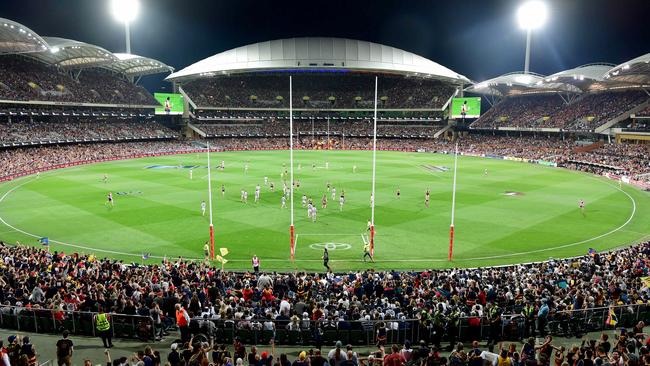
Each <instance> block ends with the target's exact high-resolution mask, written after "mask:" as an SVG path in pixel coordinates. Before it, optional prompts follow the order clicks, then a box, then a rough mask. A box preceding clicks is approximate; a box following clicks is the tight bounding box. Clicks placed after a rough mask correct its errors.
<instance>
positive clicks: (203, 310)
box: [0, 242, 650, 365]
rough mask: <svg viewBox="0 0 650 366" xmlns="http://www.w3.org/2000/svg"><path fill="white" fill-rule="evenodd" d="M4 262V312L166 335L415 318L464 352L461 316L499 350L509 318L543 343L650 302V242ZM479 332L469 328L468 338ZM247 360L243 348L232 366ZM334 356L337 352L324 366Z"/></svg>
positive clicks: (22, 249)
mask: <svg viewBox="0 0 650 366" xmlns="http://www.w3.org/2000/svg"><path fill="white" fill-rule="evenodd" d="M0 257H1V258H3V260H2V261H1V262H0V287H1V288H2V291H0V303H1V304H2V305H0V311H3V312H5V313H12V312H19V311H21V309H29V310H32V311H37V310H38V311H51V312H52V313H53V314H54V315H55V319H58V320H59V321H61V322H62V321H63V320H65V318H66V317H67V316H70V313H69V312H71V311H75V310H82V311H90V312H110V313H116V314H127V315H128V314H131V315H136V314H137V315H141V316H151V317H152V318H153V320H154V323H155V324H156V326H157V327H160V330H159V333H160V334H161V335H162V334H164V333H165V332H170V331H173V330H172V326H173V324H174V322H175V319H177V316H178V315H177V314H178V311H179V309H181V310H180V311H181V312H182V311H186V312H187V313H188V315H189V317H190V318H191V319H192V321H193V322H195V324H194V326H195V327H197V329H199V328H201V329H203V328H202V327H203V326H202V325H201V323H200V322H202V321H209V322H210V323H212V324H219V326H226V325H227V323H230V324H231V327H235V328H237V329H259V330H262V329H264V330H269V331H275V330H276V329H279V328H286V329H287V330H289V331H292V330H293V331H302V330H309V331H310V332H311V333H310V334H314V335H318V334H321V333H322V332H323V331H324V330H327V329H339V330H341V329H355V328H356V329H365V327H366V326H367V325H369V326H370V329H372V330H373V331H376V341H377V344H378V345H379V346H383V345H385V344H386V339H385V335H386V334H387V332H390V331H392V330H397V329H399V324H400V323H401V322H403V321H406V320H409V319H412V320H414V323H413V324H414V326H417V327H419V329H420V331H419V333H418V334H419V338H420V339H414V341H416V342H418V341H419V342H422V344H421V346H423V347H429V345H431V346H433V347H436V349H437V350H440V349H441V342H443V340H444V341H449V343H450V345H454V344H456V341H457V339H456V338H455V335H456V334H457V332H458V326H459V319H461V318H464V319H466V320H467V322H468V324H469V326H470V327H472V326H475V325H473V324H474V323H475V322H473V321H472V319H477V320H478V324H480V323H481V322H485V323H487V324H489V325H490V331H489V335H488V343H489V344H490V345H492V346H494V345H495V344H497V343H498V342H499V341H500V340H501V339H500V334H501V328H502V327H501V324H502V322H505V321H506V320H507V319H509V318H512V317H513V316H521V317H524V318H525V320H526V322H527V323H526V324H527V326H526V330H525V332H526V336H531V337H534V336H536V335H539V336H540V337H544V336H546V335H547V332H548V329H547V324H548V321H549V320H550V319H556V320H558V319H559V320H560V323H561V324H563V325H562V326H563V327H564V326H566V328H567V331H569V332H570V331H571V330H572V329H571V328H572V327H576V328H579V327H580V326H581V324H579V323H580V322H579V321H578V320H577V318H578V317H577V316H576V315H575V314H580V311H583V310H588V309H594V308H608V307H613V306H628V308H627V309H625V310H624V311H626V312H634V309H632V308H631V306H632V305H635V304H647V303H648V301H650V289H649V288H648V285H647V283H645V282H644V281H643V279H642V278H643V277H645V276H647V275H648V271H649V267H648V266H649V265H650V262H649V260H648V258H650V242H643V243H640V244H637V245H634V246H631V247H627V248H624V249H619V250H616V251H613V252H603V253H592V254H589V255H585V256H582V257H578V258H570V259H554V260H549V261H546V262H541V263H533V264H519V265H512V266H506V267H494V268H491V267H487V268H474V269H458V268H456V269H443V270H431V271H423V272H399V271H386V272H377V271H373V270H366V271H359V272H349V273H333V272H331V271H327V272H326V273H305V272H294V273H265V272H243V273H226V272H222V271H221V270H220V268H218V267H214V266H212V265H210V264H209V263H207V262H202V261H188V260H182V259H177V260H174V259H172V260H166V259H165V260H163V261H162V262H161V263H159V264H155V265H142V264H137V263H126V262H123V261H118V260H112V259H102V258H97V257H95V256H93V255H81V254H78V253H63V252H50V251H48V250H46V249H41V248H38V247H31V246H22V245H17V246H7V245H5V244H4V243H0ZM262 265H263V262H262ZM10 306H13V308H12V307H10ZM571 311H572V312H571ZM528 322H531V323H534V324H535V325H531V326H529V324H528ZM189 327H190V329H191V328H192V327H193V325H192V323H190V325H189ZM637 327H638V328H639V329H640V330H638V329H637ZM637 327H634V328H632V329H631V330H630V331H629V333H628V334H627V337H629V339H630V340H632V341H634V342H635V344H634V345H635V349H638V347H639V346H640V345H642V344H643V343H645V334H644V333H643V327H644V324H642V323H639V324H638V325H637ZM497 331H498V332H497ZM193 333H194V332H190V333H186V334H185V335H184V336H183V332H181V335H182V339H181V341H182V342H181V344H180V345H178V344H177V346H176V347H177V348H178V347H181V349H189V348H192V347H196V345H193V344H192V343H193V342H192V339H191V338H190V337H191V334H193ZM373 333H374V332H373ZM479 333H480V332H479V331H478V330H475V331H471V329H470V333H469V334H472V335H477V334H479ZM208 334H209V332H208ZM315 339H316V342H317V343H316V346H321V345H322V344H319V343H318V337H317V336H316V337H315ZM532 339H533V343H534V338H532ZM550 340H551V339H550V338H548V337H547V338H546V339H545V341H544V342H543V344H546V342H549V341H550ZM14 341H15V339H12V340H10V342H9V343H12V342H14ZM636 341H639V343H638V344H637V343H636ZM27 342H29V341H27ZM529 342H530V341H529ZM238 343H239V342H238V341H237V340H235V349H234V353H235V355H237V353H238V352H240V350H239V348H240V347H244V346H243V345H242V344H238ZM184 344H185V345H184ZM540 344H542V343H540ZM531 345H532V346H537V345H535V344H531ZM200 346H201V347H203V348H205V350H208V349H210V348H212V346H210V345H208V344H207V343H206V344H201V345H200ZM405 346H406V348H407V349H408V348H409V346H410V344H407V345H405ZM625 346H626V347H627V346H628V343H627V342H626V343H625ZM337 347H338V348H340V347H341V345H340V344H337ZM533 348H534V349H536V350H539V349H537V348H536V347H533ZM617 348H618V347H617V346H616V347H614V348H613V349H617ZM524 350H526V346H524ZM339 351H340V350H339ZM339 351H337V357H339V356H338V353H339ZM379 351H382V352H383V350H382V348H381V347H380V348H379ZM456 351H459V350H457V349H456ZM558 351H559V350H558ZM344 352H345V351H344ZM526 352H528V353H527V354H526V355H523V354H521V357H522V358H524V357H531V356H532V357H533V358H534V357H535V353H534V352H533V353H532V354H530V352H531V350H530V349H528V350H526ZM562 352H565V350H562ZM605 352H606V353H607V352H609V350H605ZM346 353H347V352H346ZM393 353H398V352H395V350H393ZM573 353H575V352H573ZM245 356H246V352H245V351H244V354H243V355H240V356H235V357H234V358H233V360H235V362H237V361H236V359H237V358H242V359H246V358H245ZM383 356H384V355H383V354H382V355H381V356H379V358H380V359H381V358H383ZM483 356H485V355H483ZM511 356H512V355H511ZM253 357H255V355H253ZM300 357H302V356H300ZM340 357H341V360H340V361H343V360H345V359H346V356H340ZM395 357H397V356H395ZM450 357H454V352H452V354H451V356H450ZM567 357H569V358H571V356H569V355H567ZM601 357H602V356H601ZM331 358H332V355H331V354H328V355H327V358H326V360H327V362H329V360H330V359H331ZM303 360H304V358H303ZM338 361H339V360H337V362H338ZM250 364H256V363H250ZM542 364H545V363H542ZM388 365H393V364H388Z"/></svg>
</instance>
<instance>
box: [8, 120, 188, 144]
mask: <svg viewBox="0 0 650 366" xmlns="http://www.w3.org/2000/svg"><path fill="white" fill-rule="evenodd" d="M171 137H178V133H176V132H174V131H172V130H170V129H169V128H166V127H164V126H162V125H160V124H158V123H156V122H153V121H148V120H145V121H130V122H125V121H120V120H100V121H97V120H96V119H88V118H82V119H79V118H71V119H63V118H57V119H55V120H54V121H51V120H48V121H47V122H34V121H31V122H30V121H20V122H17V121H15V119H14V122H12V123H2V122H0V145H5V144H24V143H39V142H40V143H44V142H47V141H54V142H57V141H99V140H116V139H132V140H133V139H151V138H171Z"/></svg>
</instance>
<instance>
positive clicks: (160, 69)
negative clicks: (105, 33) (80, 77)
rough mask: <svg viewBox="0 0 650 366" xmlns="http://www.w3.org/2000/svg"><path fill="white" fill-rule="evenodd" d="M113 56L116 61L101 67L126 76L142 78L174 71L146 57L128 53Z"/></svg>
mask: <svg viewBox="0 0 650 366" xmlns="http://www.w3.org/2000/svg"><path fill="white" fill-rule="evenodd" d="M113 56H115V57H116V58H117V61H114V62H111V63H109V64H107V65H105V66H103V67H104V68H105V69H108V70H112V71H115V72H118V73H120V74H124V75H127V76H142V75H151V74H160V73H165V72H173V71H174V68H173V67H171V66H168V65H165V64H164V63H162V62H160V61H157V60H154V59H152V58H148V57H143V56H138V55H133V54H129V53H114V54H113Z"/></svg>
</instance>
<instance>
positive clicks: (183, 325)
mask: <svg viewBox="0 0 650 366" xmlns="http://www.w3.org/2000/svg"><path fill="white" fill-rule="evenodd" d="M174 307H175V309H176V326H178V330H179V332H180V333H181V340H182V341H183V342H186V341H187V340H188V339H190V316H189V314H187V311H186V310H185V308H184V307H182V306H181V304H176V305H175V306H174Z"/></svg>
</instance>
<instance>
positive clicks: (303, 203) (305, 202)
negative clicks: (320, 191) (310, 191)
mask: <svg viewBox="0 0 650 366" xmlns="http://www.w3.org/2000/svg"><path fill="white" fill-rule="evenodd" d="M306 206H307V196H305V195H304V194H303V195H302V207H306Z"/></svg>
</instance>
